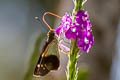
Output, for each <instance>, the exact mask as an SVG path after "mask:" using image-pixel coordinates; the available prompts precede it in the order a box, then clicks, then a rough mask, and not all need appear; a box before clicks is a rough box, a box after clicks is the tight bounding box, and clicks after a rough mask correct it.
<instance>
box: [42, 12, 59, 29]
mask: <svg viewBox="0 0 120 80" xmlns="http://www.w3.org/2000/svg"><path fill="white" fill-rule="evenodd" d="M47 14H50V15H53V16H56V17H57V18H61V17H60V16H58V15H56V14H54V13H52V12H45V13H44V14H43V17H42V20H43V22H44V23H45V24H46V25H47V27H48V28H49V29H50V30H52V28H51V27H50V25H48V23H47V22H46V20H45V15H47Z"/></svg>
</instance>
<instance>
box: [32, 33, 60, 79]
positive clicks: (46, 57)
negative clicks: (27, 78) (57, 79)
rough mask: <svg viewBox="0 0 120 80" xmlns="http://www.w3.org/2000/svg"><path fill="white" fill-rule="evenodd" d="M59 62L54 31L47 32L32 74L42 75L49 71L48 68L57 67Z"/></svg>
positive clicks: (53, 68) (54, 68)
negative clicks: (47, 34)
mask: <svg viewBox="0 0 120 80" xmlns="http://www.w3.org/2000/svg"><path fill="white" fill-rule="evenodd" d="M51 35H52V36H51ZM50 36H51V37H50ZM53 49H54V50H53ZM56 54H57V55H56ZM59 63H60V62H59V52H58V40H57V37H56V35H55V33H54V35H53V32H49V37H48V41H47V42H46V43H45V45H44V47H43V49H42V53H41V54H40V57H39V60H38V62H37V65H36V67H35V70H34V74H33V76H35V77H39V76H44V75H46V74H47V73H48V72H50V70H56V69H58V67H59Z"/></svg>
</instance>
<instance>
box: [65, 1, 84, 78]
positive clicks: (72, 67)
mask: <svg viewBox="0 0 120 80" xmlns="http://www.w3.org/2000/svg"><path fill="white" fill-rule="evenodd" d="M83 1H84V0H74V1H73V2H74V9H73V12H72V14H73V16H74V15H75V13H77V11H79V10H81V9H82V6H83ZM74 19H75V17H74V18H73V21H74ZM78 51H79V49H78V47H77V46H76V40H74V39H71V47H70V54H69V55H68V58H69V59H68V66H67V69H68V72H67V80H77V72H78V71H77V67H76V66H77V53H78Z"/></svg>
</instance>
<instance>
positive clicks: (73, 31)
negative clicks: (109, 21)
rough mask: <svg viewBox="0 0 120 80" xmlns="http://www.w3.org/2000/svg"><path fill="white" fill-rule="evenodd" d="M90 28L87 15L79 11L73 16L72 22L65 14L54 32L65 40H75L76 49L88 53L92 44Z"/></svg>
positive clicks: (92, 38)
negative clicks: (61, 35)
mask: <svg viewBox="0 0 120 80" xmlns="http://www.w3.org/2000/svg"><path fill="white" fill-rule="evenodd" d="M91 27H92V25H91V23H90V20H89V18H88V13H87V12H86V11H83V10H80V11H78V12H77V13H76V14H75V20H74V22H73V21H72V18H71V17H70V16H69V15H68V13H65V15H64V16H63V17H62V20H61V24H60V26H59V27H57V28H56V29H55V31H56V33H57V35H60V34H64V36H65V37H66V38H67V39H76V40H77V46H78V48H80V50H83V51H86V52H87V53H88V52H89V50H90V48H91V46H92V45H93V42H94V37H93V35H92V33H91V31H92V30H91Z"/></svg>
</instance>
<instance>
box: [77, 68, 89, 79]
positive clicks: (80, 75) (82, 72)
mask: <svg viewBox="0 0 120 80" xmlns="http://www.w3.org/2000/svg"><path fill="white" fill-rule="evenodd" d="M87 77H88V68H86V67H79V71H78V73H77V80H87Z"/></svg>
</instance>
